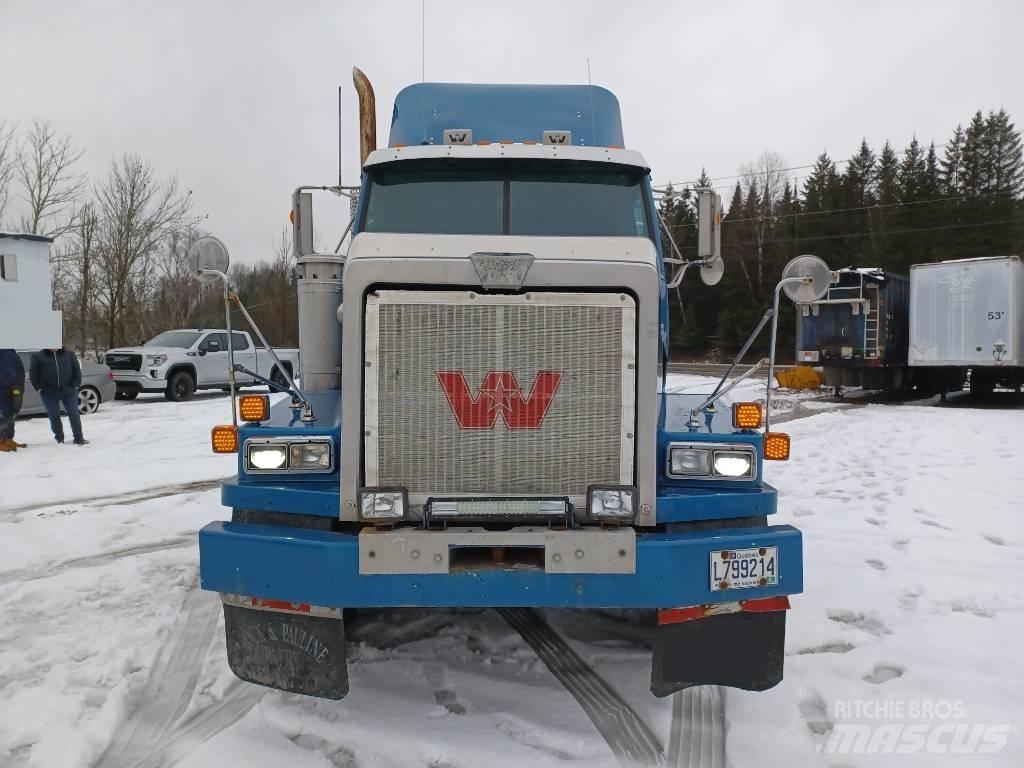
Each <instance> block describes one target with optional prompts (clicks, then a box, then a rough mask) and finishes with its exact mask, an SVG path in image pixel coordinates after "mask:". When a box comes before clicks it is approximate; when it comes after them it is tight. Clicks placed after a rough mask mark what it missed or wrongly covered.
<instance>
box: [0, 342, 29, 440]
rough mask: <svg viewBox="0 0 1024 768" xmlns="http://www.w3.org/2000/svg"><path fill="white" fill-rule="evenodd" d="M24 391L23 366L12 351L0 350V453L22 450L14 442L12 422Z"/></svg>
mask: <svg viewBox="0 0 1024 768" xmlns="http://www.w3.org/2000/svg"><path fill="white" fill-rule="evenodd" d="M24 391H25V366H24V365H22V363H21V358H20V357H19V356H18V353H17V352H15V351H14V350H13V349H0V452H3V453H9V452H10V451H16V450H18V449H19V448H24V447H25V444H24V443H16V442H15V441H14V421H15V419H17V418H18V411H20V410H21V400H22V394H23V393H24Z"/></svg>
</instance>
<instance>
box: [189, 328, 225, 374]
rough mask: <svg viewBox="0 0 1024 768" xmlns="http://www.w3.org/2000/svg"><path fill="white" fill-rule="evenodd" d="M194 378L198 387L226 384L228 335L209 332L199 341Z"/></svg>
mask: <svg viewBox="0 0 1024 768" xmlns="http://www.w3.org/2000/svg"><path fill="white" fill-rule="evenodd" d="M197 351H198V352H199V356H198V357H197V358H196V379H197V384H198V386H200V387H203V386H213V385H215V384H226V383H227V381H228V335H227V334H226V333H209V334H207V335H206V338H205V339H203V340H202V341H201V342H199V348H198V350H197Z"/></svg>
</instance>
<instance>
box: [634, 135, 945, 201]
mask: <svg viewBox="0 0 1024 768" xmlns="http://www.w3.org/2000/svg"><path fill="white" fill-rule="evenodd" d="M932 144H934V142H929V143H928V145H927V146H928V147H931V145H932ZM948 144H949V142H943V143H942V144H935V149H936V151H938V150H940V149H945V148H946V146H947V145H948ZM920 146H921V147H922V149H923V148H924V147H925V146H926V145H924V144H921V145H920ZM893 152H895V149H893ZM854 159H855V158H854V157H851V158H848V159H846V160H833V161H832V163H833V164H834V165H836V166H839V165H844V164H848V163H851V162H853V160H854ZM876 162H877V158H876ZM817 164H818V163H817V162H814V163H809V164H807V165H794V166H791V167H789V168H773V169H771V172H772V173H788V172H789V171H805V170H807V169H808V168H814V167H815V166H816V165H817ZM760 175H762V172H758V171H754V172H753V173H737V174H734V175H732V176H713V177H711V178H710V179H708V181H729V180H732V179H745V178H747V177H749V176H754V177H757V176H760ZM809 175H810V174H805V175H803V176H795V177H794V178H793V179H792V180H793V181H797V180H799V179H806V178H807V177H808V176H809ZM676 183H677V182H673V181H669V182H666V183H665V184H652V185H651V188H652V189H654V190H655V191H656V192H660V191H662V190H664V189H665V188H666V187H669V186H673V187H674V186H675V185H676ZM678 183H679V184H681V185H683V188H684V189H687V188H692V187H695V186H698V185H699V183H700V179H693V180H692V181H681V182H678ZM732 186H733V185H731V184H729V185H725V186H718V187H714V186H713V187H711V189H732ZM705 189H706V187H705Z"/></svg>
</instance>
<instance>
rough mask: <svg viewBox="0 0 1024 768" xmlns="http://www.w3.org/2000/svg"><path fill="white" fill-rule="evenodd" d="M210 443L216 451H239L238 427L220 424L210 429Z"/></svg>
mask: <svg viewBox="0 0 1024 768" xmlns="http://www.w3.org/2000/svg"><path fill="white" fill-rule="evenodd" d="M210 443H211V444H212V445H213V452H214V453H238V427H236V426H234V425H232V424H218V425H217V426H216V427H214V428H213V429H211V430H210Z"/></svg>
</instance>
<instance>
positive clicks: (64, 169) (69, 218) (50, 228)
mask: <svg viewBox="0 0 1024 768" xmlns="http://www.w3.org/2000/svg"><path fill="white" fill-rule="evenodd" d="M83 154H84V152H83V151H82V150H77V149H75V148H74V146H73V145H72V144H71V137H70V136H58V135H57V133H56V131H54V129H53V126H52V125H51V124H50V123H49V121H47V120H36V121H35V122H33V123H32V127H31V128H30V129H29V131H28V135H27V136H26V137H25V145H24V146H23V147H22V149H21V152H20V153H19V155H18V161H17V171H18V180H19V181H20V182H21V186H22V188H23V191H24V194H25V202H27V203H28V206H29V211H28V214H27V215H26V216H24V217H22V221H21V229H22V230H23V231H25V232H29V233H31V234H34V235H46V236H47V237H59V236H60V235H62V234H64V233H65V232H67V231H68V230H69V229H70V228H71V227H72V226H73V224H74V216H73V212H74V207H75V203H76V202H77V200H78V198H79V196H80V195H81V193H82V187H83V186H84V183H85V177H84V176H82V175H80V174H77V173H75V172H74V170H73V168H74V165H75V163H76V162H78V160H79V159H80V158H81V157H82V155H83Z"/></svg>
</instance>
